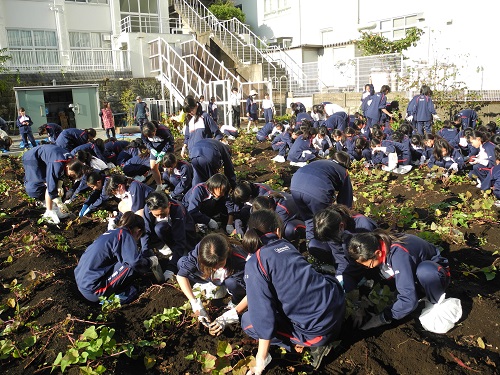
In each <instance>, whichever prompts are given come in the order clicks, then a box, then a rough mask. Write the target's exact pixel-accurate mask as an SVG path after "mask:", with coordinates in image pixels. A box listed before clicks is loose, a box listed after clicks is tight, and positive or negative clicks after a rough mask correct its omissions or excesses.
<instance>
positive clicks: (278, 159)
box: [271, 155, 286, 163]
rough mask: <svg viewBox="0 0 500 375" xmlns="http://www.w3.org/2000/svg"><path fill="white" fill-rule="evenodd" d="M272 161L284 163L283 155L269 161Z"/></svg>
mask: <svg viewBox="0 0 500 375" xmlns="http://www.w3.org/2000/svg"><path fill="white" fill-rule="evenodd" d="M271 160H272V161H275V162H276V163H284V162H285V161H286V160H285V157H284V156H283V155H276V156H275V157H274V158H272V159H271Z"/></svg>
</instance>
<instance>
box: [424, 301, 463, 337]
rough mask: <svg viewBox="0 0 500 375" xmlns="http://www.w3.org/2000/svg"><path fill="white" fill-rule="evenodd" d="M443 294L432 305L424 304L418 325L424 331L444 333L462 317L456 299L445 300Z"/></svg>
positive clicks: (459, 304) (460, 306)
mask: <svg viewBox="0 0 500 375" xmlns="http://www.w3.org/2000/svg"><path fill="white" fill-rule="evenodd" d="M445 296H446V293H443V295H442V296H441V298H439V301H438V302H437V303H436V304H434V305H432V304H429V303H428V302H426V305H425V308H424V309H423V310H422V313H421V314H420V317H419V319H420V323H421V324H422V326H423V327H424V329H425V330H426V331H429V332H434V333H446V332H448V331H449V330H450V329H452V328H453V327H454V326H455V323H456V322H458V321H459V320H460V318H461V317H462V304H461V303H460V300H459V299H458V298H445Z"/></svg>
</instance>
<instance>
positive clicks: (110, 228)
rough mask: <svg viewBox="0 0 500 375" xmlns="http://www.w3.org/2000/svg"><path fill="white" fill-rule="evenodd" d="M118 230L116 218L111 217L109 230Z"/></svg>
mask: <svg viewBox="0 0 500 375" xmlns="http://www.w3.org/2000/svg"><path fill="white" fill-rule="evenodd" d="M116 228H118V226H117V225H116V222H115V218H114V217H110V218H109V219H108V230H113V229H116Z"/></svg>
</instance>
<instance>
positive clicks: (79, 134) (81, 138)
mask: <svg viewBox="0 0 500 375" xmlns="http://www.w3.org/2000/svg"><path fill="white" fill-rule="evenodd" d="M88 141H89V137H88V134H87V132H86V131H85V130H84V129H77V128H69V129H64V130H63V131H62V132H61V134H59V137H57V139H56V145H58V146H59V147H62V148H65V149H66V150H68V151H71V150H73V149H74V148H75V147H78V146H81V145H83V144H85V143H87V142H88Z"/></svg>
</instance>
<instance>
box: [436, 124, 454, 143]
mask: <svg viewBox="0 0 500 375" xmlns="http://www.w3.org/2000/svg"><path fill="white" fill-rule="evenodd" d="M437 134H438V135H439V136H440V137H441V138H444V139H446V140H447V141H448V143H452V142H453V140H454V139H455V138H456V137H457V134H458V130H457V128H455V127H453V126H451V122H450V121H448V120H445V121H443V127H442V128H441V129H440V130H439V131H438V133H437Z"/></svg>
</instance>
